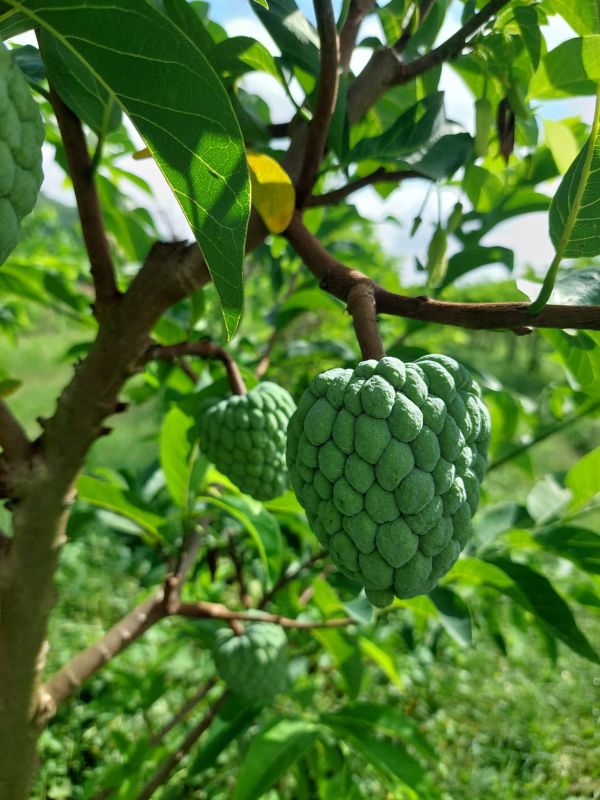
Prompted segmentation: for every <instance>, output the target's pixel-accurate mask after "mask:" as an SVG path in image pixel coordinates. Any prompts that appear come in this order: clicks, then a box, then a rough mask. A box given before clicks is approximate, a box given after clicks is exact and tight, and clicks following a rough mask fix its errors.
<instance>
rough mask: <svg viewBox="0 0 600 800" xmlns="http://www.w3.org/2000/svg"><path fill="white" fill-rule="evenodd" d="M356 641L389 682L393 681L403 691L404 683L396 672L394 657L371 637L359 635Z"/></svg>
mask: <svg viewBox="0 0 600 800" xmlns="http://www.w3.org/2000/svg"><path fill="white" fill-rule="evenodd" d="M358 643H359V645H360V649H361V650H362V652H363V653H364V654H365V655H366V656H367V657H368V658H370V659H371V661H373V662H374V663H375V664H377V666H378V667H379V669H380V670H381V671H382V672H383V673H384V675H386V676H387V678H388V680H389V681H390V683H393V684H394V686H396V687H397V688H398V689H400V691H404V689H405V688H406V684H405V682H404V680H403V679H402V677H401V676H400V673H399V672H398V668H397V667H396V662H395V660H394V657H393V656H392V655H390V653H388V651H387V650H384V649H383V648H382V647H380V646H379V645H378V644H376V643H375V642H373V641H372V640H371V639H367V637H366V636H361V637H360V639H359V640H358Z"/></svg>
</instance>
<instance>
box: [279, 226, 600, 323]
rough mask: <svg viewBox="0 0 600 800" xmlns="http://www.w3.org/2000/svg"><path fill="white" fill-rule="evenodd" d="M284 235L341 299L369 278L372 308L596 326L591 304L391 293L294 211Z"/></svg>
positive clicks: (409, 314) (434, 317)
mask: <svg viewBox="0 0 600 800" xmlns="http://www.w3.org/2000/svg"><path fill="white" fill-rule="evenodd" d="M284 235H285V236H286V238H287V239H288V241H289V242H290V244H291V245H292V246H293V247H294V249H295V250H296V252H297V253H298V255H299V256H300V258H301V259H302V260H303V261H304V263H305V264H306V266H307V267H308V268H309V269H310V271H311V272H312V273H313V274H314V275H315V276H316V277H317V278H318V279H319V281H320V285H321V288H322V289H325V291H327V292H329V293H330V294H333V295H334V296H335V297H338V298H339V299H340V300H342V301H344V302H347V300H348V295H349V293H350V290H351V289H352V288H353V287H354V286H355V285H356V284H357V283H359V282H365V281H366V282H369V283H371V285H372V286H373V292H374V296H375V303H376V308H377V313H378V314H391V315H393V316H398V317H406V318H407V319H418V320H422V321H423V322H436V323H438V324H439V325H456V326H458V327H461V328H473V329H489V330H498V329H502V330H506V329H508V330H516V331H518V332H520V331H522V330H523V329H524V328H528V327H535V328H577V329H587V330H600V306H597V305H596V306H566V305H547V306H545V308H544V309H543V310H542V311H541V312H540V313H539V314H538V315H537V316H535V317H532V316H531V315H530V314H529V304H528V303H448V302H444V301H442V300H432V299H431V298H430V297H423V296H420V297H409V296H407V295H401V294H394V293H393V292H388V291H387V290H386V289H383V288H382V287H381V286H378V285H377V284H376V283H374V282H372V281H371V279H370V278H369V277H368V276H367V275H365V274H364V273H362V272H360V271H359V270H355V269H350V268H349V267H347V266H346V265H345V264H342V263H341V262H340V261H337V260H336V259H335V258H333V256H331V255H330V254H329V253H328V252H327V251H326V250H325V248H324V247H323V245H322V244H321V243H320V242H319V240H318V239H317V238H316V237H315V236H314V235H313V234H312V233H310V231H309V230H307V228H306V227H305V226H304V225H303V223H302V220H301V218H300V215H299V214H296V215H295V216H294V219H293V220H292V222H291V223H290V225H289V227H288V229H287V230H286V231H285V234H284Z"/></svg>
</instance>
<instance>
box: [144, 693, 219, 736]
mask: <svg viewBox="0 0 600 800" xmlns="http://www.w3.org/2000/svg"><path fill="white" fill-rule="evenodd" d="M216 683H217V679H216V678H211V679H210V680H209V681H207V682H206V683H205V684H204V686H201V687H200V689H198V691H197V692H195V694H193V695H192V696H191V697H190V698H189V699H188V700H186V701H185V703H184V704H183V705H182V706H181V708H180V709H179V711H177V713H176V714H173V716H172V717H171V719H170V720H169V721H168V722H167V723H165V724H164V725H163V727H162V728H160V730H158V731H156V733H155V734H154V736H153V737H152V738H151V739H150V744H151V745H154V746H156V745H157V744H160V742H162V740H163V739H164V738H165V736H167V734H169V733H170V732H171V731H172V730H173V728H175V727H176V726H177V725H179V723H180V722H183V720H184V719H185V718H186V717H187V715H188V714H189V713H190V711H193V710H194V708H196V706H197V705H198V703H199V702H200V701H201V700H203V699H204V698H205V697H206V695H207V694H208V693H209V692H210V690H211V689H212V688H213V686H215V685H216Z"/></svg>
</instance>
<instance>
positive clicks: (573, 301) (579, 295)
mask: <svg viewBox="0 0 600 800" xmlns="http://www.w3.org/2000/svg"><path fill="white" fill-rule="evenodd" d="M550 302H552V303H559V304H561V303H562V304H564V305H567V306H587V305H600V268H598V267H586V268H585V269H578V270H572V271H571V272H567V273H566V274H564V275H561V277H560V278H559V279H558V280H557V281H556V283H555V285H554V290H553V292H552V295H551V297H550Z"/></svg>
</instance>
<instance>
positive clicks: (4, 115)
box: [0, 44, 44, 264]
mask: <svg viewBox="0 0 600 800" xmlns="http://www.w3.org/2000/svg"><path fill="white" fill-rule="evenodd" d="M43 141H44V124H43V122H42V118H41V116H40V112H39V110H38V107H37V105H36V103H35V101H34V99H33V97H32V95H31V91H30V89H29V86H28V85H27V81H26V80H25V78H24V77H23V74H22V72H21V70H20V69H19V68H18V67H17V65H16V64H15V63H14V61H13V60H12V57H11V55H10V53H9V52H8V50H7V49H6V48H5V47H4V46H3V45H2V44H0V264H2V263H4V261H6V259H7V258H8V256H9V255H10V253H11V252H12V251H13V250H14V249H15V247H16V246H17V244H18V242H19V239H20V238H21V220H22V219H23V217H25V216H26V215H27V214H29V212H30V211H31V210H32V209H33V207H34V205H35V202H36V200H37V196H38V192H39V190H40V186H41V185H42V179H43V177H44V176H43V173H42V142H43Z"/></svg>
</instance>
